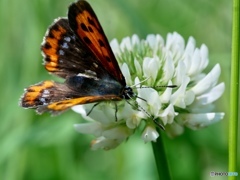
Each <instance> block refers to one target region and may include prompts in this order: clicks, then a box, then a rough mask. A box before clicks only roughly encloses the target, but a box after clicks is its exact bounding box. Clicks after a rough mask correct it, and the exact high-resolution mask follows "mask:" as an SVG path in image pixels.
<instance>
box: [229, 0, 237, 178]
mask: <svg viewBox="0 0 240 180" xmlns="http://www.w3.org/2000/svg"><path fill="white" fill-rule="evenodd" d="M239 41H240V39H239V0H233V26H232V62H231V84H230V86H231V91H230V122H229V172H237V136H238V134H237V127H238V99H239V93H238V92H239V48H240V47H239ZM238 173H239V172H238ZM234 179H237V177H236V176H232V177H229V180H234Z"/></svg>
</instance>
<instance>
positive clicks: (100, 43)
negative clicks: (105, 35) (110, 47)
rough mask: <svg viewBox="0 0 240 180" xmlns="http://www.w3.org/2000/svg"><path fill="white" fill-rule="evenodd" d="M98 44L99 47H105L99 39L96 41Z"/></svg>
mask: <svg viewBox="0 0 240 180" xmlns="http://www.w3.org/2000/svg"><path fill="white" fill-rule="evenodd" d="M98 43H99V45H100V46H101V47H105V44H104V43H103V41H102V40H101V39H99V40H98Z"/></svg>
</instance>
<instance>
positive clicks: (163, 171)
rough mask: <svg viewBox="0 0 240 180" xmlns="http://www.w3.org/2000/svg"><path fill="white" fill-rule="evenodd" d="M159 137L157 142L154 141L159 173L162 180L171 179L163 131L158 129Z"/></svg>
mask: <svg viewBox="0 0 240 180" xmlns="http://www.w3.org/2000/svg"><path fill="white" fill-rule="evenodd" d="M158 133H159V135H160V136H159V137H158V138H157V142H152V147H153V153H154V156H155V161H156V165H157V170H158V175H159V179H160V180H162V179H163V180H169V179H171V177H170V171H169V168H168V162H167V157H166V154H165V150H164V143H163V139H162V136H161V132H160V131H159V130H158Z"/></svg>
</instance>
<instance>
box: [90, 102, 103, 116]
mask: <svg viewBox="0 0 240 180" xmlns="http://www.w3.org/2000/svg"><path fill="white" fill-rule="evenodd" d="M100 103H101V102H98V103H96V104H94V105H93V106H92V108H91V109H90V111H89V112H88V113H87V116H89V115H90V114H91V112H92V111H93V109H94V108H95V107H96V106H97V105H99V104H100Z"/></svg>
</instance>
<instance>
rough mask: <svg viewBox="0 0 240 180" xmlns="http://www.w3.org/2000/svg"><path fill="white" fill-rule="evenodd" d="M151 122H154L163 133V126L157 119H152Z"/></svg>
mask: <svg viewBox="0 0 240 180" xmlns="http://www.w3.org/2000/svg"><path fill="white" fill-rule="evenodd" d="M153 122H154V123H155V124H156V125H157V126H158V127H159V128H161V129H162V130H164V131H165V128H164V126H163V125H162V124H160V123H159V122H158V120H157V119H154V118H153Z"/></svg>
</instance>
